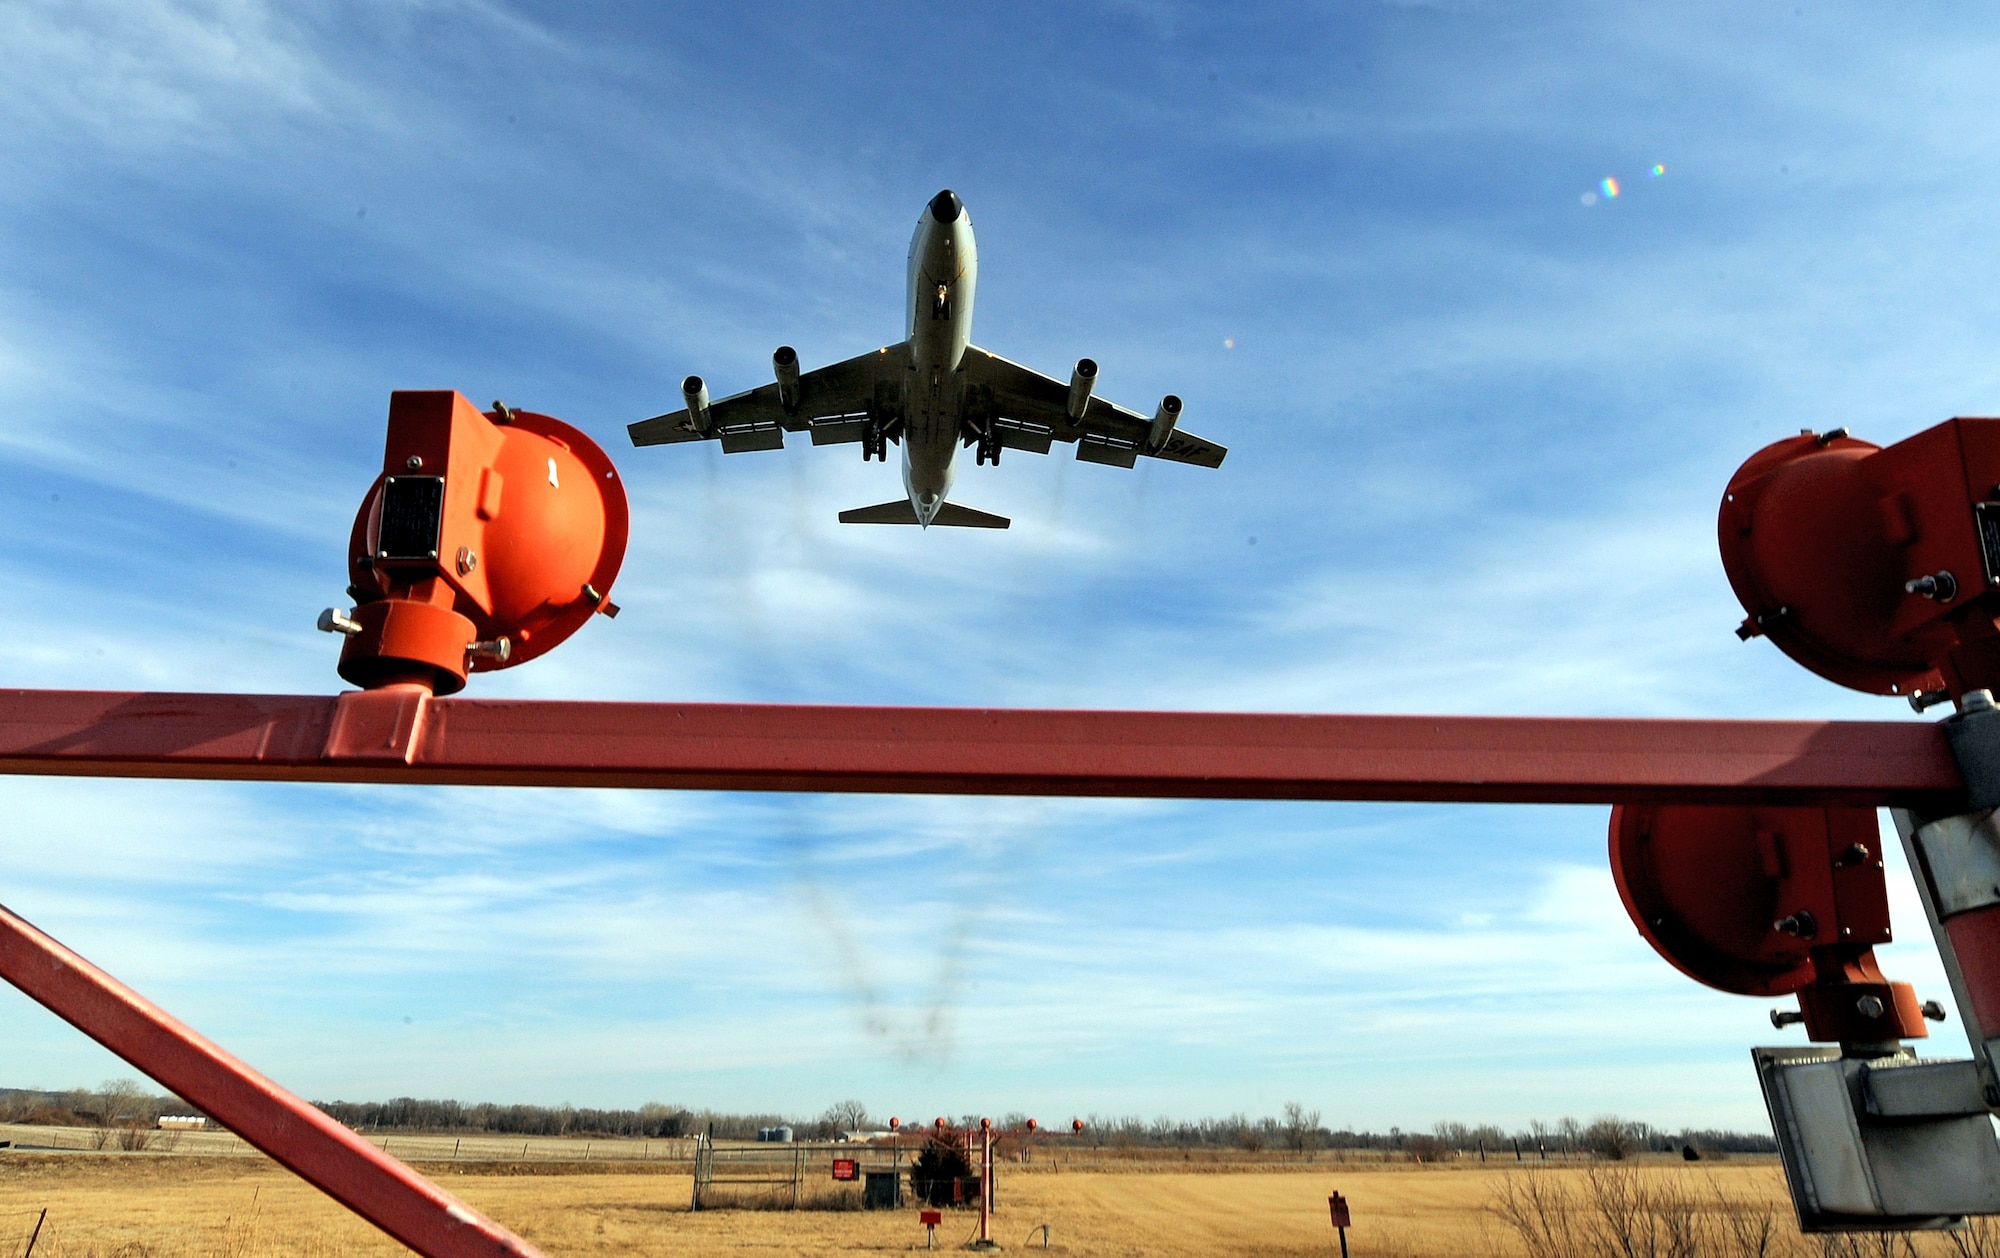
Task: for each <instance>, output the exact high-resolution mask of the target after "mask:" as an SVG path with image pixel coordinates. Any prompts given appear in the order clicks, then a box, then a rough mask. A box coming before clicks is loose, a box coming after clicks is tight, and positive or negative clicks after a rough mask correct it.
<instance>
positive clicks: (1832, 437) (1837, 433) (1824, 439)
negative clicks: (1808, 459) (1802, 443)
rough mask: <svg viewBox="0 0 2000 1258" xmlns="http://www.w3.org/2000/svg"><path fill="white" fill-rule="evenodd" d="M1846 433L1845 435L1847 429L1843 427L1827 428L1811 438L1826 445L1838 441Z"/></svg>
mask: <svg viewBox="0 0 2000 1258" xmlns="http://www.w3.org/2000/svg"><path fill="white" fill-rule="evenodd" d="M1846 435H1847V429H1845V428H1829V429H1828V430H1827V431H1825V432H1823V433H1821V434H1820V435H1819V436H1817V437H1815V438H1813V440H1815V441H1817V442H1819V443H1820V444H1821V445H1823V446H1826V445H1832V444H1833V443H1834V442H1836V441H1839V440H1840V439H1841V438H1842V437H1845V436H1846Z"/></svg>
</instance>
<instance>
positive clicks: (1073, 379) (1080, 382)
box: [1069, 358, 1097, 424]
mask: <svg viewBox="0 0 2000 1258" xmlns="http://www.w3.org/2000/svg"><path fill="white" fill-rule="evenodd" d="M1096 387H1097V363H1096V362H1095V361H1094V360H1092V359H1089V358H1079V359H1077V360H1076V370H1075V371H1072V372H1071V373H1070V374H1069V418H1070V422H1071V423H1076V424H1080V423H1082V422H1083V412H1084V411H1085V410H1086V409H1087V408H1088V407H1089V406H1090V391H1091V390H1092V389H1094V388H1096Z"/></svg>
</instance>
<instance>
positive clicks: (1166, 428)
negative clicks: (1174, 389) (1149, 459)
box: [1146, 393, 1181, 450]
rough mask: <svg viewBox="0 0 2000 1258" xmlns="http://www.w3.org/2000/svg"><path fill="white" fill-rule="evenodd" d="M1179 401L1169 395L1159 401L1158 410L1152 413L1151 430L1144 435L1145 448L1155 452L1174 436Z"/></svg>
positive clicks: (1179, 406)
mask: <svg viewBox="0 0 2000 1258" xmlns="http://www.w3.org/2000/svg"><path fill="white" fill-rule="evenodd" d="M1180 417H1181V400H1180V399H1179V398H1177V397H1175V396H1174V395H1173V394H1171V393H1169V394H1167V396H1165V397H1163V398H1161V399H1160V409H1159V410H1157V411H1154V412H1153V430H1152V431H1151V432H1149V433H1147V434H1146V448H1147V449H1149V450H1157V449H1159V448H1160V447H1161V446H1163V445H1165V444H1167V438H1168V437H1171V436H1173V435H1174V425H1175V424H1176V423H1178V422H1179V421H1180Z"/></svg>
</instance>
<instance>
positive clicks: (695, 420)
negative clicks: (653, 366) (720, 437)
mask: <svg viewBox="0 0 2000 1258" xmlns="http://www.w3.org/2000/svg"><path fill="white" fill-rule="evenodd" d="M681 396H682V397H684V398H686V399H687V405H688V423H689V424H692V425H693V426H694V430H695V431H696V432H698V433H702V434H704V435H706V434H707V432H708V425H709V418H708V385H707V384H705V383H704V382H703V381H702V378H701V377H700V376H689V377H688V378H687V379H685V380H683V381H681Z"/></svg>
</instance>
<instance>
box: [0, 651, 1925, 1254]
mask: <svg viewBox="0 0 2000 1258" xmlns="http://www.w3.org/2000/svg"><path fill="white" fill-rule="evenodd" d="M0 773H12V774H49V775H72V776H96V777H146V778H216V779H239V780H259V781H293V782H405V783H431V784H463V785H486V786H569V787H651V788H674V789H710V790H768V791H868V792H911V793H940V794H942V793H951V794H992V795H1002V794H1005V795H1098V796H1155V797H1177V798H1211V799H1357V800H1358V799H1373V800H1412V801H1436V802H1466V803H1559V804H1575V803H1604V804H1611V803H1620V804H1639V803H1682V804H1698V803H1711V804H1724V803H1734V804H1850V805H1866V806H1901V807H1910V808H1918V809H1936V810H1939V811H1942V810H1943V806H1948V805H1950V804H1951V803H1953V802H1954V801H1959V800H1962V798H1963V795H1964V787H1963V784H1962V783H1961V781H1960V778H1959V774H1958V770H1957V768H1956V766H1955V764H1954V762H1953V760H1952V758H1951V753H1950V750H1949V748H1948V747H1947V746H1946V743H1945V739H1944V736H1943V734H1942V732H1941V731H1940V730H1939V728H1938V727H1937V726H1935V725H1930V724H1919V723H1914V722H1907V721H1905V722H1829V721H1661V720H1617V719H1557V720H1551V719H1536V718H1510V717H1431V716H1421V717H1419V716H1286V715H1255V714H1238V713H1192V712H1058V711H1017V710H1000V709H961V708H854V707H805V706H777V705H745V704H668V703H650V704H649V703H561V702H545V701H511V700H495V699H437V698H433V697H431V696H430V695H429V694H428V693H426V692H423V691H419V690H415V689H404V688H397V687H389V688H385V689H381V690H374V691H366V692H349V693H347V694H343V695H340V696H338V697H318V696H295V695H291V696H288V695H222V694H114V693H103V692H91V691H35V690H15V691H0ZM0 975H4V977H5V978H7V979H8V980H9V981H11V982H12V983H14V985H15V986H17V987H20V988H21V989H22V990H23V991H26V992H27V993H28V994H29V995H30V996H33V997H34V998H35V999H36V1000H39V1001H41V1002H42V1003H43V1004H44V1005H47V1006H48V1007H49V1008H50V1009H53V1010H54V1011H55V1012H56V1013H58V1014H59V1015H61V1016H62V1017H63V1018H65V1019H67V1020H68V1021H70V1022H71V1023H73V1024H75V1025H76V1026H77V1027H79V1028H80V1029H82V1030H83V1031H84V1032H85V1033H86V1034H88V1035H90V1036H92V1037H93V1038H95V1039H96V1040H98V1041H99V1042H100V1043H102V1044H104V1045H105V1046H106V1047H107V1048H110V1049H111V1050H112V1051H113V1052H115V1053H117V1054H119V1055H120V1056H121V1057H124V1058H125V1060H127V1061H129V1062H131V1063H132V1064H133V1065H134V1066H137V1067H138V1068H139V1069H140V1070H142V1071H144V1072H145V1073H146V1074H148V1075H150V1076H152V1077H153V1078H155V1079H157V1080H159V1081H160V1082H161V1083H163V1084H165V1085H166V1086H168V1087H169V1088H172V1089H173V1090H174V1091H175V1092H176V1093H178V1094H179V1095H181V1096H182V1097H185V1098H186V1099H187V1100H189V1101H190V1102H192V1103H194V1104H195V1105H197V1106H199V1107H201V1108H202V1109H203V1110H204V1111H206V1112H208V1113H209V1114H212V1115H214V1116H215V1117H216V1118H217V1119H219V1120H220V1121H221V1122H222V1123H223V1124H224V1125H225V1126H228V1127H229V1128H231V1129H232V1130H234V1131H236V1132H237V1133H238V1134H240V1135H241V1136H243V1137H244V1139H246V1140H248V1141H249V1142H250V1143H251V1144H253V1145H255V1146H256V1147H258V1148H260V1149H262V1150H264V1152H266V1153H268V1154H270V1155H271V1156H272V1157H273V1158H275V1159H277V1160H278V1161H279V1162H282V1163H283V1164H284V1165H286V1166H288V1167H290V1168H291V1169H292V1170H294V1171H296V1172H298V1173H299V1174H300V1175H301V1176H303V1177H304V1178H305V1179H307V1180H308V1181H310V1182H311V1183H313V1184H315V1185H317V1186H318V1187H319V1188H321V1189H322V1190H324V1191H325V1192H327V1193H329V1194H330V1195H332V1196H333V1197H335V1198H336V1199H338V1200H339V1201H341V1202H342V1203H343V1204H345V1205H347V1206H348V1207H349V1208H350V1209H352V1210H354V1211H355V1212H357V1213H359V1214H361V1215H362V1216H363V1217H365V1218H367V1219H369V1220H370V1221H372V1222H374V1223H375V1224H376V1225H377V1226H379V1227H381V1228H383V1229H384V1230H385V1231H387V1232H389V1233H390V1234H391V1235H393V1236H395V1237H397V1238H398V1239H399V1240H402V1241H403V1242H405V1243H406V1244H408V1245H409V1246H410V1247H411V1248H413V1249H415V1250H417V1251H418V1252H420V1253H423V1254H426V1255H429V1256H430V1258H471V1256H472V1255H480V1256H481V1258H491V1256H494V1255H502V1254H516V1255H527V1254H533V1253H534V1252H535V1251H534V1250H532V1249H531V1248H529V1247H528V1246H527V1245H526V1244H525V1243H524V1242H522V1241H520V1240H519V1239H517V1238H515V1237H513V1236H512V1235H510V1234H509V1233H507V1232H506V1231H505V1230H503V1229H501V1228H500V1227H499V1226H498V1225H497V1224H494V1223H491V1222H490V1221H488V1220H486V1219H483V1218H481V1217H480V1216H478V1215H476V1214H474V1213H472V1212H471V1211H469V1210H467V1209H466V1208H465V1207H464V1206H462V1205H460V1204H459V1203H457V1202H456V1201H454V1200H453V1199H452V1198H451V1197H449V1196H447V1195H446V1194H444V1193H443V1192H441V1191H439V1190H438V1189H437V1188H435V1187H433V1186H432V1185H431V1184H429V1183H428V1182H427V1181H425V1180H424V1179H422V1178H421V1177H420V1176H418V1175H416V1174H415V1173H414V1172H412V1171H410V1170H409V1169H408V1168H407V1167H404V1166H403V1165H402V1164H401V1163H399V1162H396V1161H395V1160H394V1159H392V1158H390V1157H389V1156H388V1155H386V1154H384V1153H382V1152H381V1151H380V1150H378V1149H376V1148H374V1147H373V1146H372V1145H369V1144H367V1143H366V1142H364V1141H362V1140H360V1139H359V1138H358V1137H356V1136H355V1135H354V1134H353V1133H351V1132H349V1131H347V1130H346V1129H345V1128H343V1127H341V1126H340V1125H339V1124H337V1123H334V1122H333V1121H332V1120H331V1119H329V1118H327V1117H326V1116H325V1115H323V1114H321V1113H320V1112H319V1111H318V1110H315V1109H313V1108H312V1107H311V1106H309V1105H307V1104H305V1103H304V1102H303V1101H300V1100H299V1099H298V1098H297V1097H294V1096H291V1095H290V1094H288V1093H286V1092H284V1091H282V1090H281V1089H279V1088H278V1087H277V1086H276V1085H275V1084H273V1083H271V1082H270V1081H269V1080H267V1079H265V1078H263V1077H262V1076H261V1075H258V1074H257V1073H256V1072H254V1071H252V1070H251V1069H250V1068H249V1067H248V1066H246V1065H244V1064H243V1063H242V1062H239V1061H237V1060H235V1059H234V1058H232V1057H230V1056H228V1055H227V1054H225V1053H223V1052H222V1050H220V1049H218V1048H216V1047H215V1046H214V1045H212V1044H210V1043H208V1042H207V1041H206V1040H204V1039H202V1038H201V1037H200V1036H198V1035H196V1034H195V1033H194V1032H193V1031H191V1030H189V1029H188V1028H186V1027H184V1026H182V1025H180V1024H179V1023H177V1022H175V1021H174V1020H173V1019H172V1018H170V1017H168V1016H167V1015H166V1014H165V1013H162V1012H161V1011H160V1010H158V1009H156V1008H154V1007H153V1006H152V1005H149V1004H147V1003H146V1002H145V1001H144V1000H143V999H142V998H141V997H139V996H138V995H137V994H135V993H134V992H132V991H130V990H129V989H127V988H125V987H123V986H121V985H119V984H118V982H117V981H116V980H114V979H112V978H111V977H110V976H109V975H107V974H105V973H103V972H102V971H100V970H97V969H96V968H95V967H93V966H91V965H90V964H89V963H88V962H86V961H84V960H83V959H82V958H80V957H78V956H76V955H75V954H74V953H71V952H70V951H68V950H67V949H65V948H63V947H62V945H60V944H58V943H56V942H55V941H54V940H53V939H50V938H49V937H48V936H46V935H43V934H42V933H41V932H39V931H37V930H35V929H34V928H33V927H31V926H29V925H28V924H27V923H25V922H23V921H21V920H20V919H19V918H17V917H14V916H13V915H11V914H8V913H6V912H5V911H4V910H0Z"/></svg>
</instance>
